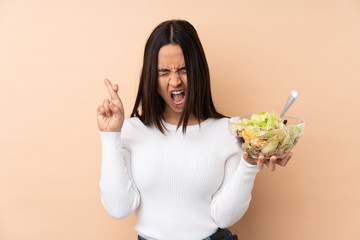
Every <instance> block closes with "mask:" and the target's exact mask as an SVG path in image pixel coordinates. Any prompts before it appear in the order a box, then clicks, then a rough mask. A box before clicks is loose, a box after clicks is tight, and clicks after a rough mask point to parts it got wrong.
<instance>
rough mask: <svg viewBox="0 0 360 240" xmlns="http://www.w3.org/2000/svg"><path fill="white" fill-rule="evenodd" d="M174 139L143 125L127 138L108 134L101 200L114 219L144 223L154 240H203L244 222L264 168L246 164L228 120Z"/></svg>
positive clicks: (127, 128) (127, 130)
mask: <svg viewBox="0 0 360 240" xmlns="http://www.w3.org/2000/svg"><path fill="white" fill-rule="evenodd" d="M164 124H165V126H166V128H167V129H168V130H169V131H166V135H164V134H162V133H161V132H160V131H159V130H158V129H157V128H156V127H155V126H150V127H148V126H145V125H144V124H143V123H142V122H141V121H140V120H139V119H138V118H130V119H127V120H125V122H124V125H123V128H122V130H121V132H101V131H100V136H101V142H102V163H101V179H100V189H101V201H102V204H103V205H104V207H105V209H106V211H107V212H108V213H109V214H110V215H111V216H112V217H114V218H117V219H121V218H125V217H127V216H129V215H130V214H131V213H132V212H133V211H134V210H136V211H135V213H136V216H137V225H136V227H135V230H136V231H137V232H138V234H139V235H140V236H142V237H144V238H147V239H149V240H169V239H173V240H200V239H203V238H205V237H207V236H209V235H211V234H213V233H214V232H216V230H217V228H218V227H220V228H226V227H229V226H231V225H233V224H234V223H235V222H237V221H238V220H239V219H240V218H241V217H242V216H243V214H244V213H245V211H246V210H247V208H248V206H249V203H250V199H251V190H252V188H253V184H254V180H255V176H256V173H257V172H258V171H259V170H258V169H257V166H254V165H251V164H249V163H247V162H246V161H245V160H244V159H243V158H242V151H241V149H240V147H239V146H238V144H237V143H236V139H235V137H234V136H232V135H231V133H230V131H229V128H228V119H227V118H223V119H212V118H209V119H207V120H205V121H204V122H202V123H201V124H200V125H192V126H188V127H187V130H186V134H185V135H183V132H182V128H181V127H180V128H179V129H178V130H176V126H175V125H171V124H168V123H166V122H164Z"/></svg>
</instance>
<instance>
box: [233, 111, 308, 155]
mask: <svg viewBox="0 0 360 240" xmlns="http://www.w3.org/2000/svg"><path fill="white" fill-rule="evenodd" d="M229 127H230V131H231V132H232V133H233V134H234V135H235V137H236V139H237V140H238V143H239V144H240V146H241V148H242V150H243V151H246V152H248V153H249V155H250V156H251V157H252V158H258V157H259V156H260V155H264V157H265V159H270V157H271V156H274V155H275V156H276V157H277V158H283V157H284V156H285V155H286V154H288V153H289V152H290V151H291V149H293V147H294V146H295V144H296V143H297V142H298V141H299V139H300V137H301V135H302V134H303V133H304V128H305V121H304V120H303V119H300V118H297V117H289V116H284V117H283V118H282V119H281V118H280V116H279V115H278V114H276V113H274V112H272V113H270V112H268V111H265V112H262V113H260V114H253V115H244V116H240V117H233V118H230V119H229Z"/></svg>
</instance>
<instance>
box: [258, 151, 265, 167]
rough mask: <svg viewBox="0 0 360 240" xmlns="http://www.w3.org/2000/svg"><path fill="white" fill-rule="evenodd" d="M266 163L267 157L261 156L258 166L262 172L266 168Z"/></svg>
mask: <svg viewBox="0 0 360 240" xmlns="http://www.w3.org/2000/svg"><path fill="white" fill-rule="evenodd" d="M264 162H265V157H264V156H263V155H261V156H259V158H258V162H257V166H258V169H259V170H262V169H263V168H264Z"/></svg>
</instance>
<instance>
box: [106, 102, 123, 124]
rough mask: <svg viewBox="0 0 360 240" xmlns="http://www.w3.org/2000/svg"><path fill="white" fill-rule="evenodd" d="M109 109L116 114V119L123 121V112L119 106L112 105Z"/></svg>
mask: <svg viewBox="0 0 360 240" xmlns="http://www.w3.org/2000/svg"><path fill="white" fill-rule="evenodd" d="M109 108H110V109H111V111H112V112H113V113H114V114H115V118H116V119H117V120H119V119H121V116H122V115H123V112H122V111H121V109H120V108H119V107H118V106H117V105H115V104H113V103H110V104H109Z"/></svg>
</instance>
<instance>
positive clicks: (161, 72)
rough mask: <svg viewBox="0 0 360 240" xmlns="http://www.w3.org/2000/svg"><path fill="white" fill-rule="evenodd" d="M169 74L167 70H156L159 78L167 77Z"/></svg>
mask: <svg viewBox="0 0 360 240" xmlns="http://www.w3.org/2000/svg"><path fill="white" fill-rule="evenodd" d="M169 73H170V70H168V69H159V70H158V74H159V76H166V75H168V74H169Z"/></svg>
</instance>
